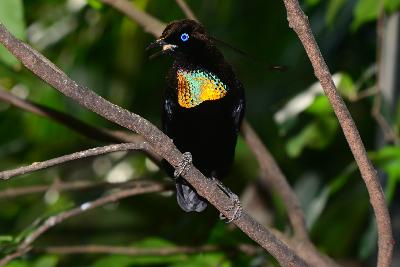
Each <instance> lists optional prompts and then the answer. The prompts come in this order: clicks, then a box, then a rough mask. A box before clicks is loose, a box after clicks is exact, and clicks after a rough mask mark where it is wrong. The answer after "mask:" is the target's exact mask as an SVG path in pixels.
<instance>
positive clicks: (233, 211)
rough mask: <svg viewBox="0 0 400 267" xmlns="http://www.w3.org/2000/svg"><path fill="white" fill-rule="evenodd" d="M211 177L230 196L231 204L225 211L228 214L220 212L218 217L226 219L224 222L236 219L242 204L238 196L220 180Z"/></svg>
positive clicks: (239, 214) (240, 212)
mask: <svg viewBox="0 0 400 267" xmlns="http://www.w3.org/2000/svg"><path fill="white" fill-rule="evenodd" d="M211 179H212V180H213V181H214V182H215V183H217V186H218V187H219V188H220V189H221V190H222V191H223V192H224V193H225V194H226V195H227V196H228V197H229V198H230V199H232V202H233V204H232V205H230V206H228V207H227V208H226V209H225V211H226V212H228V213H229V215H228V216H225V215H224V214H222V213H220V214H219V218H220V219H221V220H225V219H227V221H226V223H231V222H232V221H234V220H236V219H238V218H239V217H240V216H241V215H242V210H243V208H242V204H241V203H240V200H239V197H238V196H237V195H236V194H235V193H233V192H232V191H231V190H230V189H229V188H228V187H226V186H225V185H224V184H223V183H222V182H221V181H220V180H218V179H216V178H214V177H211Z"/></svg>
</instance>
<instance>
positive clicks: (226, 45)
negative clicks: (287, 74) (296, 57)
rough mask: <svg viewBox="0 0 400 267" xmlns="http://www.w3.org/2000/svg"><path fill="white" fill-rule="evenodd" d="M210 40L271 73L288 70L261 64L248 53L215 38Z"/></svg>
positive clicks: (284, 67)
mask: <svg viewBox="0 0 400 267" xmlns="http://www.w3.org/2000/svg"><path fill="white" fill-rule="evenodd" d="M211 39H212V40H213V41H215V42H216V43H218V44H221V45H223V46H225V47H228V48H229V49H231V50H232V51H234V52H236V53H238V54H239V55H241V56H244V57H247V58H249V59H251V60H253V61H254V62H256V63H257V64H260V65H262V66H264V67H266V68H267V69H269V70H273V71H287V69H288V67H287V66H281V65H271V64H268V63H265V62H262V61H261V60H259V59H258V58H256V57H255V56H253V55H250V54H249V53H247V52H244V51H243V50H241V49H239V48H236V47H234V46H233V45H231V44H229V43H227V42H224V41H222V40H219V39H217V38H215V37H211Z"/></svg>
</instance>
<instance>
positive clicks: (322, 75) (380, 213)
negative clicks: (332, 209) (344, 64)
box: [283, 0, 393, 267]
mask: <svg viewBox="0 0 400 267" xmlns="http://www.w3.org/2000/svg"><path fill="white" fill-rule="evenodd" d="M283 2H284V4H285V7H286V10H287V19H288V21H289V26H290V27H291V28H292V29H293V30H294V31H295V32H296V34H297V36H298V37H299V39H300V41H301V43H302V44H303V46H304V48H305V50H306V53H307V55H308V57H309V59H310V61H311V64H312V66H313V68H314V73H315V76H316V77H317V78H318V80H319V81H320V83H321V86H322V88H323V90H324V92H325V94H326V95H327V97H328V99H329V102H330V103H331V105H332V107H333V110H334V112H335V114H336V116H337V118H338V120H339V123H340V125H341V127H342V129H343V133H344V135H345V137H346V140H347V142H348V144H349V147H350V149H351V151H352V153H353V155H354V158H355V160H356V162H357V165H358V168H359V169H360V172H361V176H362V178H363V179H364V182H365V184H366V187H367V190H368V193H369V196H370V202H371V204H372V207H373V209H374V212H375V217H376V221H377V226H378V234H379V235H378V248H379V249H378V264H377V265H378V266H379V267H386V266H389V265H390V263H391V260H392V253H393V236H392V229H391V223H390V217H389V212H388V209H387V206H386V202H385V196H384V194H383V191H382V188H381V186H380V184H379V179H378V176H377V172H376V170H375V168H374V167H373V166H372V164H371V162H370V160H369V159H368V156H367V153H366V151H365V148H364V145H363V143H362V140H361V137H360V134H359V133H358V130H357V127H356V125H355V123H354V121H353V119H352V117H351V115H350V113H349V111H348V109H347V107H346V105H345V103H344V102H343V99H342V98H341V97H340V95H339V93H338V91H337V89H336V87H335V84H334V83H333V81H332V76H331V74H330V72H329V69H328V66H327V65H326V63H325V61H324V59H323V57H322V55H321V52H320V50H319V47H318V45H317V43H316V41H315V39H314V36H313V34H312V31H311V28H310V25H309V23H308V18H307V16H306V15H305V14H304V12H303V11H302V9H301V7H300V5H299V2H298V1H297V0H283Z"/></svg>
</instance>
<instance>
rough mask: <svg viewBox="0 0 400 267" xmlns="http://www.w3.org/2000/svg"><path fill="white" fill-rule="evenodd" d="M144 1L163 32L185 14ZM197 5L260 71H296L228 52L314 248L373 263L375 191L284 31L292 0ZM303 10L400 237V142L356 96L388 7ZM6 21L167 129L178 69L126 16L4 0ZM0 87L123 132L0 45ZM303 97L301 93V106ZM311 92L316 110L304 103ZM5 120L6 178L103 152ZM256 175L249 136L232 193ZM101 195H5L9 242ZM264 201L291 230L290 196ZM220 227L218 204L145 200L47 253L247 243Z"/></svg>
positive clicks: (79, 1) (129, 202) (72, 176)
mask: <svg viewBox="0 0 400 267" xmlns="http://www.w3.org/2000/svg"><path fill="white" fill-rule="evenodd" d="M134 2H135V4H136V5H138V6H139V7H140V8H142V9H144V10H146V11H147V12H149V13H150V14H152V15H154V16H156V17H158V18H159V19H161V20H163V21H165V22H169V21H172V20H176V19H181V18H184V16H183V14H182V12H181V11H180V9H179V8H178V7H177V5H176V4H175V1H172V0H166V1H155V0H135V1H134ZM188 4H189V5H190V6H191V7H192V9H193V10H194V11H195V13H196V14H197V15H198V17H199V19H200V20H201V21H202V22H203V24H204V25H205V27H206V28H207V30H208V31H209V33H210V34H212V35H213V36H215V37H217V38H219V39H221V40H224V41H227V42H229V43H230V44H232V45H234V46H236V47H239V48H241V49H242V50H245V51H247V52H248V53H250V54H252V55H256V57H257V58H259V59H260V60H262V61H267V62H269V63H271V64H283V65H287V66H289V69H288V71H286V72H270V71H267V70H266V69H265V68H262V67H260V66H259V65H257V64H256V63H254V62H252V61H251V60H248V59H246V58H243V57H241V56H240V55H237V54H236V53H234V52H232V51H230V50H229V49H225V48H223V47H221V49H222V50H223V51H224V53H225V55H226V58H227V59H228V61H230V62H231V63H232V65H233V66H234V68H235V70H236V72H237V75H238V77H239V78H240V79H241V81H242V82H243V83H244V85H245V88H246V97H247V103H248V104H247V113H246V116H247V119H248V120H249V121H250V122H251V123H252V125H253V126H254V127H255V129H256V130H257V132H258V133H259V135H260V136H261V137H262V139H263V141H264V143H265V144H266V145H267V147H268V148H270V149H271V151H272V153H273V154H274V156H275V157H276V159H277V160H278V162H279V164H280V166H281V168H282V169H283V172H284V173H285V174H286V176H287V177H288V178H289V179H290V183H291V184H292V185H293V186H294V188H295V189H296V192H297V194H298V196H299V198H300V200H301V202H302V205H303V207H304V210H305V212H306V215H307V223H308V226H309V228H310V232H311V237H312V239H313V241H314V242H315V244H316V245H317V246H318V248H320V249H321V250H322V251H324V252H325V253H327V254H329V255H331V256H332V257H334V258H338V259H342V260H343V261H344V262H346V263H349V262H351V263H352V264H356V265H355V266H363V265H368V263H373V262H375V261H374V260H373V258H374V255H375V251H376V248H375V243H376V241H375V238H376V236H375V235H376V234H375V229H374V227H373V225H374V222H373V220H371V218H372V217H371V216H372V214H371V207H370V206H369V202H368V195H367V192H366V189H365V186H364V184H363V182H362V179H361V178H360V174H359V172H358V171H357V170H356V168H355V165H354V161H353V158H352V156H351V153H350V151H349V149H348V147H347V144H346V142H345V139H344V137H343V134H342V133H341V131H340V129H339V127H338V123H337V121H336V119H335V117H334V114H333V112H332V110H331V109H330V107H329V106H328V102H327V100H326V98H325V96H323V95H322V94H321V92H320V91H319V90H318V89H315V86H313V84H314V83H315V77H314V75H313V71H312V68H311V65H310V64H309V61H308V59H307V57H306V54H305V52H304V50H303V47H302V46H301V44H300V42H299V41H298V40H297V37H296V36H295V34H294V33H293V32H292V31H291V30H290V29H289V28H288V25H287V20H286V13H285V9H284V6H283V3H282V1H251V2H250V3H249V2H246V1H233V0H224V1H215V0H203V1H194V0H192V1H188ZM301 4H302V7H303V8H304V9H305V12H306V14H307V15H308V16H309V19H310V22H311V25H312V28H313V31H314V34H315V35H316V38H317V41H318V43H319V45H320V47H321V50H322V53H323V55H324V57H325V59H326V61H327V63H328V66H329V68H330V70H331V72H332V73H334V74H336V75H335V78H336V80H337V83H338V86H339V89H340V90H341V92H342V94H343V96H344V97H345V99H346V101H347V103H348V106H349V109H350V112H351V114H352V116H353V117H354V119H355V121H356V124H357V126H358V127H359V130H360V133H361V136H362V138H363V141H364V143H365V145H366V147H367V150H368V151H370V155H371V158H372V159H373V161H374V163H375V164H377V166H379V168H380V170H381V171H382V173H383V176H382V177H383V183H384V184H385V185H386V187H385V190H386V192H387V193H388V194H389V195H388V196H389V202H390V206H391V210H392V218H393V219H394V227H395V229H396V227H397V232H395V234H396V235H397V236H396V237H397V239H398V238H399V231H398V229H399V225H398V224H399V215H398V210H399V207H398V206H399V205H398V203H399V186H398V181H399V179H400V149H399V147H398V146H397V145H395V144H387V145H383V146H382V143H383V142H382V141H381V140H382V137H381V135H380V134H379V131H378V129H379V125H377V123H376V121H375V120H374V119H373V117H372V116H371V109H372V105H373V101H374V96H373V95H372V96H369V97H365V98H362V99H360V100H358V101H354V97H355V96H357V95H358V94H360V92H363V91H366V90H370V89H371V88H373V87H374V86H375V85H376V82H377V79H376V78H377V76H376V71H375V69H376V58H377V55H376V52H377V49H378V46H377V35H376V32H377V26H376V25H377V21H376V20H377V18H378V15H379V7H380V6H379V4H380V2H379V1H376V0H349V1H344V0H329V1H319V0H307V1H302V2H301ZM399 7H400V1H398V0H387V1H384V8H385V12H386V13H387V14H393V13H395V12H396V10H398V9H399ZM0 20H1V21H2V22H3V23H4V24H5V25H6V26H7V27H8V28H9V29H10V30H11V31H12V32H13V33H14V34H15V35H17V36H18V37H19V38H21V39H24V40H26V41H28V42H29V43H30V44H31V45H32V46H33V47H35V48H36V49H38V50H39V51H41V52H42V53H44V54H45V55H46V56H47V57H48V58H49V59H50V60H52V61H53V62H54V63H55V64H56V65H57V66H59V67H60V68H61V69H63V70H64V71H65V72H66V73H67V74H68V75H70V76H71V77H72V78H73V79H75V80H77V81H79V82H80V83H82V84H85V85H87V86H88V87H89V88H92V89H94V90H95V91H96V92H97V93H99V94H100V95H102V96H103V97H105V98H107V99H109V100H110V101H112V102H113V103H116V104H118V105H120V106H122V107H125V108H127V109H129V110H132V111H134V112H136V113H138V114H140V115H142V116H143V117H145V118H147V119H149V120H150V121H152V122H154V123H155V124H156V125H160V115H159V114H160V109H161V95H162V89H163V84H164V76H165V73H166V71H167V69H168V67H169V65H170V63H171V59H169V58H160V59H157V60H154V61H150V62H149V61H148V59H147V56H148V55H147V54H146V53H145V52H144V48H145V47H146V45H147V44H148V43H150V42H151V41H152V40H153V38H152V37H151V36H150V35H148V34H146V33H144V32H143V31H142V29H141V28H140V27H139V26H137V25H136V24H135V23H133V22H131V21H130V20H129V19H127V18H125V17H123V16H122V15H121V14H120V13H118V12H117V11H115V10H113V9H112V8H110V7H108V6H103V5H102V4H101V3H100V2H97V1H96V0H89V1H88V2H86V1H84V0H65V1H64V0H63V1H59V0H57V1H56V0H36V1H27V0H26V1H22V0H1V1H0ZM0 85H2V86H3V87H5V88H7V90H10V91H11V92H13V93H14V94H17V95H19V96H22V97H25V98H28V99H30V100H32V101H35V102H38V103H42V104H44V105H47V106H50V107H53V108H55V109H57V110H61V111H65V112H67V113H70V114H72V115H73V116H75V117H77V118H80V119H82V120H84V121H86V122H89V123H91V124H93V125H100V126H103V127H107V128H110V129H117V126H115V125H112V124H110V123H108V122H106V121H104V120H102V119H100V118H98V117H97V116H96V115H94V114H92V113H90V112H88V111H87V110H84V109H82V108H80V107H79V106H78V105H76V104H75V103H72V102H71V101H70V100H68V99H66V98H65V97H63V96H62V95H60V94H59V93H58V92H57V91H56V90H53V89H51V88H50V87H49V86H47V85H45V84H44V83H43V82H41V81H39V80H38V79H37V78H36V77H35V76H34V75H32V74H31V73H30V72H29V71H26V70H25V69H24V68H22V67H21V65H20V63H18V62H17V61H16V60H15V59H13V58H12V57H11V56H10V55H9V54H8V53H7V52H6V51H5V49H4V48H3V47H0ZM299 93H303V99H302V98H299V96H298V94H299ZM304 95H305V96H306V99H308V100H309V101H308V102H307V101H304ZM293 101H297V102H293ZM299 101H300V102H299ZM293 103H294V104H293ZM394 103H396V101H394ZM301 104H304V108H303V109H301V110H300V111H299V112H298V113H296V114H293V115H291V116H283V117H282V114H287V113H285V111H287V110H289V109H290V108H293V107H299V105H301ZM383 106H384V111H385V112H384V114H385V116H387V120H388V121H389V123H390V125H391V126H392V127H393V129H394V131H395V132H396V133H397V130H398V126H399V122H400V117H399V114H400V113H399V112H398V109H397V108H395V109H394V110H395V111H394V112H390V109H388V108H387V103H383ZM385 107H386V109H385ZM278 114H281V115H278ZM279 118H280V119H279ZM282 118H283V119H282ZM0 122H1V123H0V169H9V168H12V167H14V166H19V165H21V164H26V163H30V162H34V161H41V160H45V159H49V158H52V157H56V156H59V155H62V154H66V153H71V152H74V151H78V150H83V149H86V148H90V147H93V146H95V145H97V143H96V142H94V141H92V140H88V139H87V138H84V137H82V136H79V135H78V134H76V133H74V132H72V131H70V130H69V129H66V128H65V127H63V126H60V125H58V124H56V123H54V122H51V121H48V120H46V119H43V118H39V117H37V116H35V115H32V114H28V113H25V112H22V111H20V110H18V109H16V108H14V107H11V106H9V105H7V104H4V103H1V102H0ZM149 176H151V177H155V178H157V179H163V178H164V177H165V174H164V173H163V172H162V171H155V170H154V167H153V166H152V165H151V164H150V163H149V162H148V160H146V159H145V157H144V156H142V155H125V154H121V153H119V154H113V155H108V156H103V157H100V158H96V159H88V160H82V161H79V162H74V163H71V164H67V165H64V166H62V167H57V168H52V169H50V170H47V171H42V172H38V173H35V174H31V175H29V176H27V177H21V178H17V179H14V180H11V181H7V182H2V183H1V184H0V190H5V189H7V188H15V187H18V186H29V185H33V184H51V183H52V182H53V181H54V180H55V179H60V180H62V181H74V180H83V179H85V180H90V181H95V180H97V181H104V180H106V181H109V182H110V181H111V182H112V181H114V182H115V179H119V181H124V180H126V179H137V178H139V177H149ZM257 176H258V169H257V163H256V161H255V159H254V158H253V156H252V155H251V153H250V152H249V150H248V149H247V147H246V145H245V144H244V142H243V141H242V140H240V141H239V144H238V147H237V153H236V160H235V165H234V167H233V170H232V172H231V175H230V177H228V178H227V179H226V184H227V185H228V186H229V187H230V188H232V189H233V191H234V192H237V193H239V194H240V193H241V192H244V190H245V188H246V187H247V186H248V185H249V184H251V183H253V182H254V181H256V180H257ZM112 177H114V178H112ZM396 190H397V191H396ZM104 193H105V192H104V190H99V189H94V190H86V191H77V192H57V191H55V190H49V191H47V192H46V193H45V194H33V195H26V196H22V197H18V198H15V199H0V242H3V243H4V244H9V243H10V242H14V241H15V240H16V238H17V237H18V236H19V235H20V234H21V233H22V232H23V231H24V230H25V229H26V227H27V226H29V225H30V223H31V222H32V221H34V220H35V219H36V218H38V217H39V218H40V217H43V216H48V215H49V214H52V213H55V212H57V211H62V210H65V209H67V208H69V207H72V206H75V205H78V204H80V203H83V202H85V201H89V200H91V199H94V198H96V197H98V196H101V195H102V194H104ZM265 203H266V204H267V205H268V206H269V207H270V209H271V210H273V211H272V213H270V214H269V216H270V218H271V220H273V222H274V224H275V225H276V226H277V227H278V228H280V229H285V227H286V217H285V212H284V209H283V207H282V205H281V203H280V200H279V199H278V198H277V197H276V196H274V195H270V196H268V197H267V198H266V200H265ZM217 217H218V216H217V214H216V212H215V210H214V209H213V208H208V209H207V211H206V212H205V213H204V214H185V213H184V212H182V211H181V210H180V209H179V208H178V206H177V204H176V201H175V197H174V196H172V197H171V196H160V195H147V196H139V197H133V198H130V199H125V200H123V201H121V202H119V203H117V204H113V205H108V206H106V207H104V208H100V209H96V210H93V211H90V212H88V213H87V214H84V215H82V216H79V217H76V218H73V219H71V220H69V221H67V222H65V223H63V224H62V225H59V226H57V227H56V228H55V229H53V230H51V231H50V232H49V233H47V234H45V235H44V236H43V237H42V238H41V239H40V240H38V242H37V244H38V245H39V246H40V245H42V246H44V245H49V244H52V245H68V244H70V245H73V244H86V243H87V244H91V243H96V244H111V245H112V244H115V245H126V246H129V245H134V246H139V247H157V246H174V245H189V246H190V245H202V244H237V243H239V242H240V243H247V242H250V241H249V240H248V238H246V237H245V236H244V235H243V234H241V233H240V232H239V231H238V230H234V229H230V228H229V227H226V225H224V223H222V222H221V221H218V219H217ZM0 246H1V243H0ZM395 254H396V252H395ZM397 254H398V250H397ZM397 256H398V255H397ZM371 259H372V260H371ZM268 261H270V259H269V258H268V257H266V256H265V255H264V254H261V255H257V256H255V257H247V256H244V255H241V254H229V253H224V252H218V253H209V254H199V255H190V256H189V255H177V256H173V257H161V256H160V257H135V258H133V257H127V256H115V255H81V256H59V255H43V254H32V255H29V256H27V257H25V258H23V259H21V260H17V261H14V262H12V263H10V264H9V266H14V267H19V266H35V267H36V266H44V267H47V266H48V267H52V266H96V267H100V266H115V267H119V266H144V265H151V266H217V265H218V264H221V266H265V264H266V262H268Z"/></svg>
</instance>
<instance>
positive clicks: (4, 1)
mask: <svg viewBox="0 0 400 267" xmlns="http://www.w3.org/2000/svg"><path fill="white" fill-rule="evenodd" d="M0 22H2V23H3V24H4V26H6V28H7V29H8V30H9V31H10V32H11V33H12V34H14V35H15V36H16V37H17V38H19V39H22V40H25V38H26V26H25V19H24V6H23V2H22V0H1V1H0ZM0 61H3V62H4V63H5V64H6V65H8V66H10V67H12V68H14V69H19V68H20V67H21V63H20V62H19V61H18V60H17V59H16V58H15V57H14V56H13V55H11V53H10V52H8V51H7V49H6V48H5V47H4V46H2V45H0Z"/></svg>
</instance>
